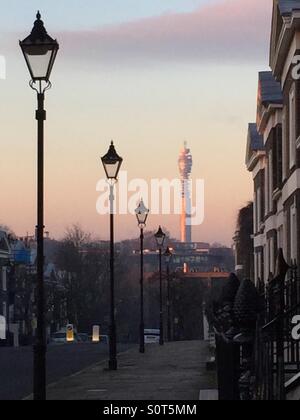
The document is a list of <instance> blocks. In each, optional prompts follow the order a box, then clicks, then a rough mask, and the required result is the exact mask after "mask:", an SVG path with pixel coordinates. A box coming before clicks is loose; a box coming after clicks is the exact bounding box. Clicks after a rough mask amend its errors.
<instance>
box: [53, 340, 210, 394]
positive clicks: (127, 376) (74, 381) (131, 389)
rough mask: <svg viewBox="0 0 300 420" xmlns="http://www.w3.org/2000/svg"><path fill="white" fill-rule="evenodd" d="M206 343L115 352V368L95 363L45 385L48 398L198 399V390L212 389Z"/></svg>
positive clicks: (190, 342)
mask: <svg viewBox="0 0 300 420" xmlns="http://www.w3.org/2000/svg"><path fill="white" fill-rule="evenodd" d="M208 356H209V346H208V343H206V342H204V341H185V342H173V343H165V345H164V346H159V345H156V344H151V345H147V346H146V353H145V354H140V353H139V351H138V347H134V348H131V349H129V350H127V351H125V352H123V353H120V354H119V355H118V363H119V366H118V370H117V371H109V370H107V361H106V362H101V363H97V364H95V365H94V366H91V367H90V368H87V369H85V370H83V371H81V372H79V373H77V374H75V375H72V376H69V377H68V378H65V379H63V380H60V381H58V382H56V383H54V384H52V385H50V386H48V388H47V399H48V400H73V401H74V400H108V401H110V400H112V401H114V400H129V401H130V400H133V401H139V400H150V401H163V400H166V401H184V400H195V401H196V400H199V394H200V391H201V390H205V392H207V391H209V390H214V389H216V378H215V373H214V372H208V371H206V360H207V358H208Z"/></svg>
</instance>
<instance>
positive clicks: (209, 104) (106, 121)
mask: <svg viewBox="0 0 300 420" xmlns="http://www.w3.org/2000/svg"><path fill="white" fill-rule="evenodd" d="M70 13H71V10H70ZM270 15H271V2H270V1H269V0H227V1H220V2H216V4H213V5H211V6H207V7H204V8H199V9H197V10H195V11H194V12H192V13H181V14H179V13H169V14H167V15H163V16H157V17H149V18H147V19H143V20H139V21H132V22H129V23H126V24H119V25H107V26H104V27H98V28H96V29H95V28H94V29H92V28H91V30H90V31H85V32H76V33H74V32H59V31H58V32H57V33H52V31H51V22H47V27H48V28H49V32H50V33H51V35H53V36H56V37H57V38H58V39H59V41H60V44H61V50H60V53H59V55H58V58H57V62H56V64H55V68H54V70H53V80H52V81H53V89H52V90H51V91H49V93H48V95H47V100H46V107H47V111H48V115H47V117H48V118H47V123H46V159H45V161H46V192H47V194H46V223H47V230H49V231H50V232H51V234H52V235H53V236H55V237H59V236H61V235H62V234H63V232H64V229H65V227H66V226H67V225H69V224H71V223H74V222H80V223H81V224H82V226H83V227H84V228H86V229H87V230H89V231H91V232H92V233H94V234H95V235H97V236H101V237H103V238H107V237H108V223H107V218H106V217H104V216H99V215H98V214H97V213H96V210H95V205H96V200H97V197H98V193H97V192H96V183H97V181H98V180H99V178H100V177H101V176H103V170H102V168H101V166H100V160H99V158H100V156H101V155H102V154H103V153H105V152H106V149H107V146H108V144H109V141H110V139H111V138H113V139H114V140H115V142H116V145H117V148H118V150H119V152H120V154H121V155H122V156H123V157H124V165H123V168H124V169H125V170H127V171H128V173H129V178H130V179H131V178H145V179H146V180H150V179H151V178H153V177H155V178H164V177H168V178H170V179H173V178H174V177H177V176H178V168H177V159H178V154H179V151H180V148H181V147H182V143H183V141H184V140H187V141H188V144H189V146H190V147H191V150H192V154H193V159H194V167H193V177H195V178H203V179H204V180H205V183H206V214H205V215H206V218H205V222H204V224H203V225H202V226H200V227H198V228H197V229H195V230H194V240H199V241H200V240H203V241H210V242H213V241H218V242H224V243H226V244H231V239H232V236H233V233H234V229H235V220H236V216H237V211H238V209H239V208H240V207H241V206H243V205H244V204H245V203H246V202H247V201H248V200H249V199H251V198H252V182H251V176H250V174H248V173H247V171H246V169H245V165H244V158H245V147H246V131H247V124H248V122H250V121H253V120H255V106H256V103H255V102H256V88H257V72H258V71H259V70H265V69H268V67H267V64H268V45H269V33H270V25H271V22H270ZM45 21H46V18H45ZM30 25H31V22H30ZM52 26H53V23H52ZM56 26H57V27H59V26H60V22H56ZM63 27H64V17H63V16H62V18H61V28H63ZM23 35H26V33H24V34H18V35H16V34H14V35H12V34H10V35H9V34H7V35H6V36H5V37H4V44H3V45H4V51H3V53H5V55H6V57H7V80H6V81H0V89H1V97H2V101H0V121H1V138H2V139H4V140H5V142H3V144H2V146H1V147H2V150H1V155H2V156H5V159H2V162H1V166H0V191H1V209H0V223H1V222H4V223H6V224H9V225H11V226H12V227H13V228H14V229H15V231H16V232H17V233H18V234H20V235H23V234H25V233H26V232H33V231H34V226H35V219H36V217H35V212H36V208H35V151H36V126H35V121H34V109H35V98H34V95H33V93H32V92H31V91H30V89H28V86H27V78H28V76H27V73H26V69H25V66H24V63H23V58H22V57H21V54H20V51H19V49H18V46H17V42H16V40H17V39H18V38H22V36H23ZM5 45H6V46H5ZM1 53H2V52H1ZM16 121H18V122H17V123H16ZM116 222H117V229H116V231H117V237H118V238H120V239H121V238H126V237H131V236H135V235H137V227H136V222H135V220H134V218H133V217H132V216H122V217H121V218H117V221H116ZM160 223H161V224H162V225H165V226H166V227H167V228H168V229H169V230H170V231H171V233H172V234H173V235H174V236H177V237H179V217H177V216H176V217H175V216H172V217H159V216H155V217H154V216H152V217H150V218H149V229H156V228H157V225H158V224H160Z"/></svg>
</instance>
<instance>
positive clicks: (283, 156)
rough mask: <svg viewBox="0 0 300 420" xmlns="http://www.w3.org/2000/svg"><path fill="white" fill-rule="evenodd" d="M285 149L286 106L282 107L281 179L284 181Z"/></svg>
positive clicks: (285, 175) (285, 169)
mask: <svg viewBox="0 0 300 420" xmlns="http://www.w3.org/2000/svg"><path fill="white" fill-rule="evenodd" d="M286 149H287V135H286V108H284V109H283V111H282V181H285V180H286V178H287V165H286V157H287V156H286Z"/></svg>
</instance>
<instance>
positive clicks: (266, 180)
mask: <svg viewBox="0 0 300 420" xmlns="http://www.w3.org/2000/svg"><path fill="white" fill-rule="evenodd" d="M264 194H265V216H267V214H268V213H269V209H270V206H269V158H266V162H265V191H264Z"/></svg>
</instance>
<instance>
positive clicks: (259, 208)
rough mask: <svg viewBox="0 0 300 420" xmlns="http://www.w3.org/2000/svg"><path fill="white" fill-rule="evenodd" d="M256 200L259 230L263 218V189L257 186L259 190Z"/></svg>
mask: <svg viewBox="0 0 300 420" xmlns="http://www.w3.org/2000/svg"><path fill="white" fill-rule="evenodd" d="M256 202H257V222H256V224H257V227H258V230H260V222H261V220H262V218H261V189H260V188H257V192H256Z"/></svg>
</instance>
